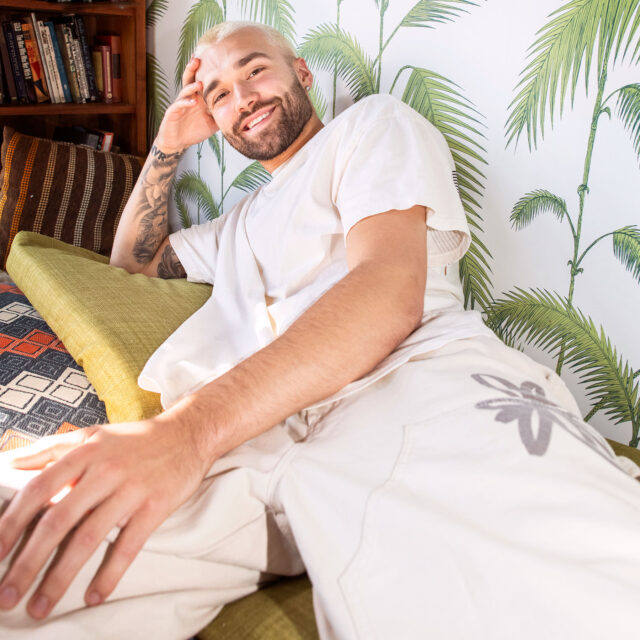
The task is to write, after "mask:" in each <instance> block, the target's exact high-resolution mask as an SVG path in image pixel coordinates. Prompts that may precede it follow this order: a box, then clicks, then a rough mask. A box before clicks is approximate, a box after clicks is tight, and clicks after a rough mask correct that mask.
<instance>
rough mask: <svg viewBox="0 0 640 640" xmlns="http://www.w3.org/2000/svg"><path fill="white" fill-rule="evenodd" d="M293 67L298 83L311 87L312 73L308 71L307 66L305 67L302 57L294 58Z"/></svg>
mask: <svg viewBox="0 0 640 640" xmlns="http://www.w3.org/2000/svg"><path fill="white" fill-rule="evenodd" d="M293 69H294V71H295V72H296V75H297V76H298V79H299V80H300V84H302V86H303V87H311V85H312V84H313V74H312V73H311V71H309V67H307V63H306V62H305V61H304V58H296V59H295V60H294V61H293Z"/></svg>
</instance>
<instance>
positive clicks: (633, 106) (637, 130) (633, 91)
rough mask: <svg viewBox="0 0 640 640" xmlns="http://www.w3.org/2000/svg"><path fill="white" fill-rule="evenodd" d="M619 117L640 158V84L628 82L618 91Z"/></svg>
mask: <svg viewBox="0 0 640 640" xmlns="http://www.w3.org/2000/svg"><path fill="white" fill-rule="evenodd" d="M617 107H618V117H619V118H620V119H621V120H622V123H623V124H624V127H625V129H627V130H628V131H629V133H630V134H631V141H632V144H633V148H634V150H635V152H636V155H637V156H638V159H639V160H640V84H628V85H626V86H625V87H622V88H621V89H620V90H619V92H618V104H617Z"/></svg>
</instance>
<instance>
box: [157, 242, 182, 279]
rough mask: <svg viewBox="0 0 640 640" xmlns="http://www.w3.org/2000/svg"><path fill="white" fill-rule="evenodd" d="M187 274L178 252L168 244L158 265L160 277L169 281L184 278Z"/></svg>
mask: <svg viewBox="0 0 640 640" xmlns="http://www.w3.org/2000/svg"><path fill="white" fill-rule="evenodd" d="M186 275H187V274H186V272H185V270H184V267H183V266H182V263H181V262H180V260H178V256H177V255H176V252H175V251H174V250H173V248H172V247H171V245H170V244H168V245H167V246H166V247H165V248H164V251H163V252H162V257H161V258H160V262H159V263H158V277H159V278H164V279H165V280H168V279H169V278H184V277H185V276H186Z"/></svg>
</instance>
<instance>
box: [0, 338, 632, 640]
mask: <svg viewBox="0 0 640 640" xmlns="http://www.w3.org/2000/svg"><path fill="white" fill-rule="evenodd" d="M639 540H640V484H639V483H638V482H637V481H636V480H635V479H634V478H632V476H631V475H629V474H628V473H625V472H623V471H622V470H621V469H620V468H619V467H618V466H617V465H616V462H615V458H614V456H613V454H612V452H611V450H610V448H609V447H608V445H607V444H606V442H605V441H604V440H603V439H602V438H601V437H600V436H599V435H598V434H597V433H596V432H595V431H594V430H593V429H591V428H590V427H589V426H587V425H586V424H585V423H584V422H582V420H581V419H580V418H579V413H578V411H577V407H576V405H575V402H574V400H573V398H572V397H571V395H570V394H569V392H568V391H567V389H566V387H565V386H564V384H563V383H562V382H561V381H560V379H559V378H558V377H557V376H556V375H555V374H554V373H553V372H551V371H550V370H549V369H547V368H545V367H543V366H541V365H539V364H537V363H535V362H533V361H532V360H530V359H529V358H528V357H526V356H525V355H523V354H521V353H519V352H518V351H515V350H512V349H508V348H507V347H505V346H503V345H502V343H500V342H499V341H498V340H494V339H491V338H486V337H482V338H474V339H466V340H458V341H456V342H454V343H451V344H449V345H447V346H445V347H443V348H441V349H439V350H437V351H434V352H432V353H429V354H427V355H425V356H422V357H421V358H420V359H415V360H413V361H411V362H409V363H407V364H405V365H403V366H402V367H400V368H399V369H397V370H396V371H394V372H393V373H391V374H389V375H387V376H386V377H385V378H383V379H381V380H379V381H378V382H376V383H374V384H372V385H371V386H369V387H367V388H366V389H364V390H362V391H361V392H359V393H356V394H353V395H351V396H348V397H346V398H344V399H342V400H340V401H338V402H336V403H334V404H328V405H324V406H321V407H319V408H316V409H313V410H308V411H303V412H301V413H300V414H297V415H294V416H292V417H291V418H289V419H288V420H286V421H285V422H283V423H282V424H280V425H278V426H276V427H274V428H273V429H271V430H269V431H268V432H267V433H264V434H263V435H261V436H259V437H258V438H255V439H254V440H252V441H249V442H247V443H246V444H244V445H242V446H241V447H238V448H237V449H236V450H234V451H232V452H231V453H229V454H228V455H226V456H225V457H224V458H222V459H220V460H219V461H218V462H216V464H215V465H214V466H213V467H212V469H211V472H210V475H209V476H208V477H207V479H206V480H205V481H204V482H203V484H202V486H201V489H200V490H199V491H198V493H197V494H196V495H195V496H194V497H193V498H192V499H191V500H190V501H189V502H188V503H186V504H185V505H184V506H183V507H181V508H180V509H179V510H178V511H177V512H176V513H175V514H174V515H173V516H172V517H171V518H169V520H167V521H166V522H165V523H164V525H163V526H162V527H161V528H160V529H158V530H157V531H156V533H155V534H154V535H153V536H152V537H151V538H150V539H149V541H148V543H147V545H146V546H145V549H144V550H143V551H142V552H141V553H140V555H139V556H138V558H137V559H136V560H135V562H134V564H133V565H132V567H131V568H130V569H129V571H128V573H127V574H126V575H125V577H124V578H123V580H122V581H121V583H120V584H119V586H118V587H117V588H116V590H115V592H114V593H113V594H112V596H111V597H110V598H109V599H108V601H107V602H106V603H105V604H103V605H101V606H99V607H96V608H92V609H86V608H84V606H83V596H84V590H85V588H86V586H87V584H88V582H89V579H90V577H91V576H92V575H93V573H94V572H95V570H96V567H97V566H98V564H99V562H100V560H101V558H102V556H103V555H104V552H105V550H106V549H107V546H108V542H105V543H104V545H103V546H102V548H101V549H100V550H99V551H98V552H97V553H96V554H95V556H94V557H93V558H92V560H91V561H90V563H89V564H88V565H87V566H86V567H85V568H84V570H83V571H82V572H81V574H80V575H79V576H78V577H77V578H76V580H75V581H74V583H73V585H72V587H71V588H70V590H69V591H68V593H67V594H66V595H65V597H64V598H63V600H62V601H61V602H60V603H59V604H58V605H57V606H56V608H55V609H54V610H53V612H52V614H51V616H50V618H49V619H48V621H47V622H45V623H44V624H42V623H36V622H35V621H33V620H32V619H30V618H29V617H28V616H27V615H26V614H25V611H24V604H23V603H24V602H25V601H26V598H24V599H23V603H21V604H20V605H19V606H18V607H16V609H15V610H13V611H10V612H2V613H1V614H0V638H3V639H6V640H9V639H14V638H15V639H17V638H20V639H27V638H28V639H29V640H43V639H46V640H58V639H65V640H74V639H85V638H86V639H91V640H93V639H94V638H113V639H114V640H116V639H117V640H122V639H125V638H126V639H127V640H132V639H137V638H139V639H141V640H142V639H144V640H148V639H149V638H153V639H154V640H161V639H164V638H166V639H170V640H176V639H184V638H187V637H189V636H190V635H192V634H194V633H196V632H197V631H198V630H199V629H200V628H202V627H204V626H205V625H206V624H207V623H208V622H209V621H210V620H211V619H212V618H213V617H214V616H215V614H216V613H217V612H218V611H219V610H220V608H221V607H222V606H223V605H224V604H225V603H227V602H229V601H231V600H234V599H237V598H240V597H242V596H244V595H246V594H248V593H251V592H252V591H254V590H255V589H256V588H257V586H258V585H259V584H261V583H264V582H266V581H268V580H270V579H272V578H273V577H274V576H275V575H279V574H283V575H293V574H297V573H300V572H302V571H303V570H304V569H305V568H306V570H307V571H308V573H309V576H310V578H311V581H312V582H313V588H314V606H315V611H316V618H317V622H318V626H319V631H320V635H321V637H322V638H340V639H351V638H359V639H362V640H374V639H380V640H396V639H399V640H411V639H414V638H415V639H428V640H431V639H440V638H442V639H447V640H453V639H460V640H468V639H470V638H473V639H474V640H480V639H486V640H502V639H504V640H514V639H517V640H528V639H531V640H549V639H556V638H557V639H558V640H567V639H572V638H580V639H581V640H585V639H593V640H602V639H603V638H607V637H614V636H615V635H616V634H624V635H625V636H626V637H630V634H631V633H632V631H634V630H636V632H637V629H638V606H639V603H640V544H639V543H638V541H639ZM3 569H4V568H3Z"/></svg>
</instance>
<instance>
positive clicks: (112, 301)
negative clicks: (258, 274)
mask: <svg viewBox="0 0 640 640" xmlns="http://www.w3.org/2000/svg"><path fill="white" fill-rule="evenodd" d="M107 262H108V259H107V258H105V257H103V256H100V255H98V254H96V253H92V252H91V251H88V250H86V249H81V248H80V247H74V246H71V245H69V244H66V243H64V242H61V241H59V240H54V239H53V238H49V237H47V236H42V235H39V234H37V233H32V232H27V231H22V232H20V233H19V234H17V235H16V237H15V239H14V241H13V245H12V247H11V252H10V254H9V259H8V261H7V271H8V272H9V274H10V275H11V277H12V278H13V280H14V282H15V283H16V284H17V285H18V287H19V288H20V289H22V291H23V292H24V294H25V295H26V296H27V298H29V301H30V302H31V304H32V305H33V306H34V307H35V308H36V309H37V311H38V312H39V313H40V315H41V316H42V317H43V318H44V319H45V321H46V322H47V323H48V324H49V326H50V327H51V329H53V331H54V332H55V333H56V335H57V336H58V337H59V338H60V340H62V342H63V344H64V345H65V347H66V348H67V350H68V351H69V353H70V354H71V355H72V356H73V358H74V359H75V361H76V362H77V363H78V364H79V365H80V366H81V367H83V368H84V370H85V373H86V374H87V378H88V379H89V380H90V382H91V383H92V384H93V386H94V388H95V390H96V392H97V394H98V396H99V397H100V399H101V400H103V401H104V403H105V406H106V410H107V416H108V418H109V422H127V421H131V420H141V419H144V418H147V417H150V416H152V415H155V414H157V413H159V412H160V411H161V406H160V400H159V398H160V397H159V395H158V394H155V393H150V392H148V391H143V390H142V389H140V387H138V384H137V378H138V374H139V373H140V371H141V370H142V367H143V366H144V364H145V362H146V361H147V360H148V358H149V356H151V354H152V353H153V352H154V351H155V350H156V349H157V348H158V346H160V344H162V343H163V342H164V341H165V340H166V339H167V338H168V337H169V335H171V333H173V332H174V331H175V330H176V329H177V328H178V327H179V326H180V325H181V324H182V323H183V322H184V321H185V320H186V319H187V318H188V317H189V316H190V315H192V314H193V313H194V312H195V311H196V310H197V309H198V308H200V307H201V306H202V305H203V304H204V302H205V301H206V300H207V299H208V298H209V296H210V295H211V287H210V286H208V285H203V284H193V283H189V282H187V281H186V280H162V279H160V278H149V277H147V276H144V275H141V274H134V275H131V274H129V273H127V272H126V271H125V270H124V269H120V268H116V267H111V266H109V265H108V264H107Z"/></svg>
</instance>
